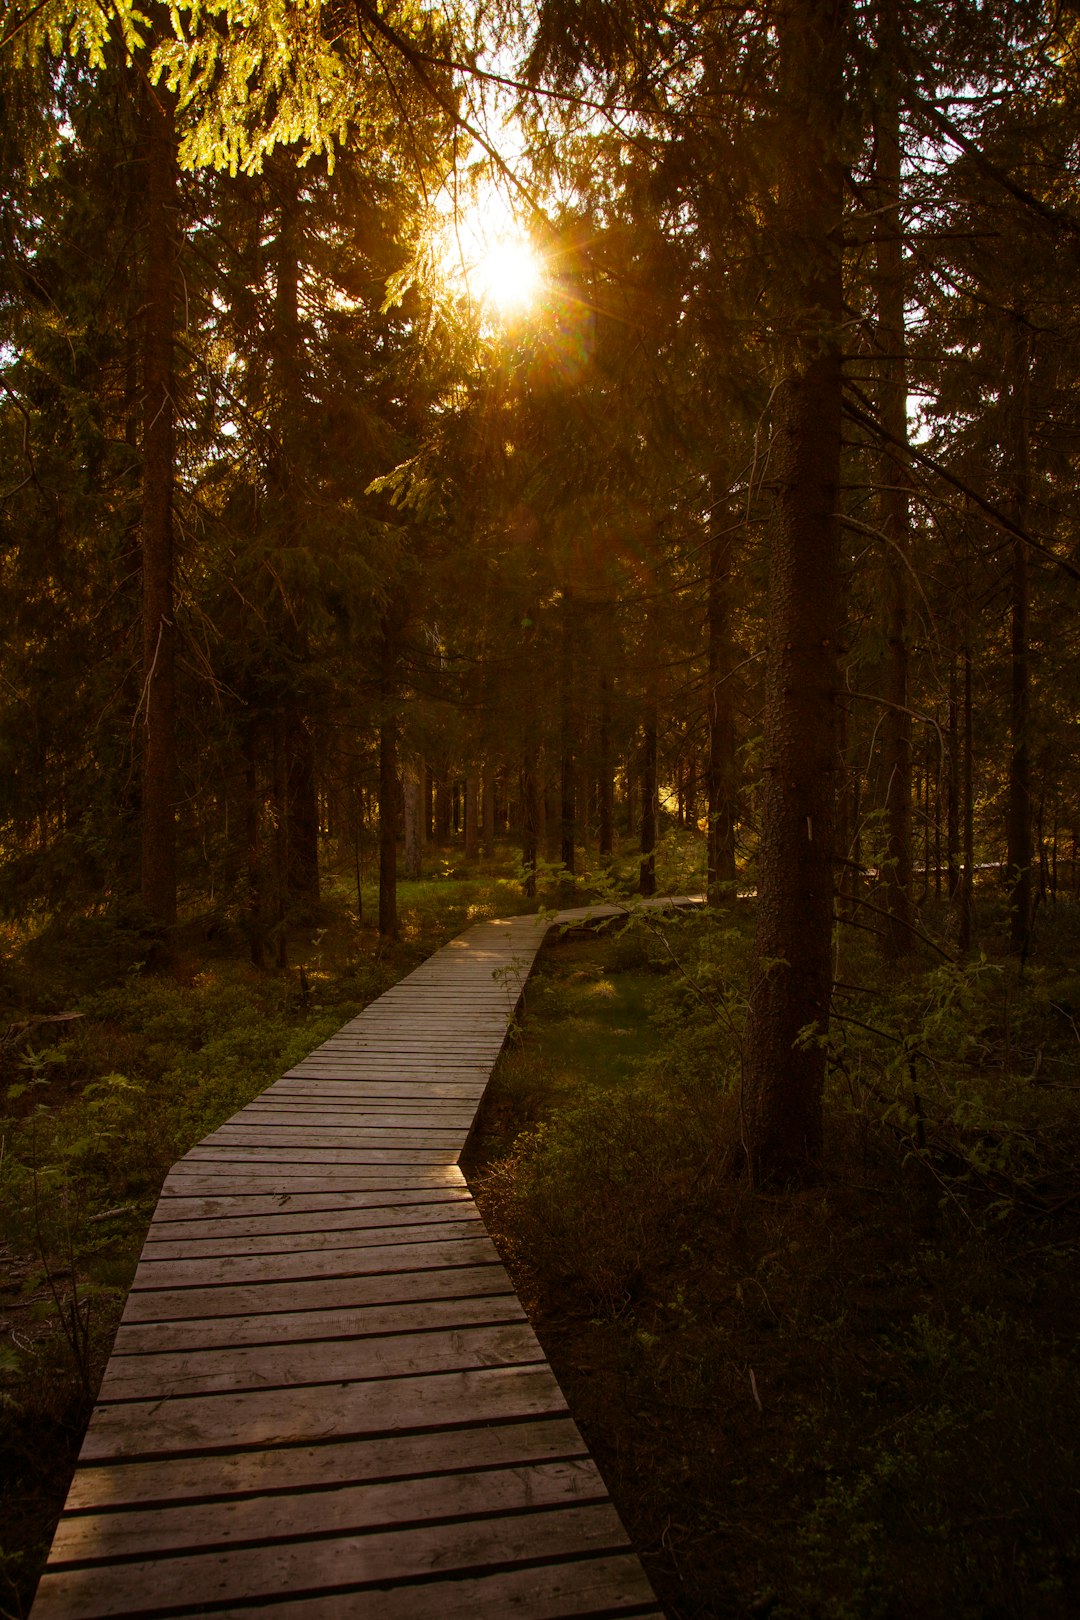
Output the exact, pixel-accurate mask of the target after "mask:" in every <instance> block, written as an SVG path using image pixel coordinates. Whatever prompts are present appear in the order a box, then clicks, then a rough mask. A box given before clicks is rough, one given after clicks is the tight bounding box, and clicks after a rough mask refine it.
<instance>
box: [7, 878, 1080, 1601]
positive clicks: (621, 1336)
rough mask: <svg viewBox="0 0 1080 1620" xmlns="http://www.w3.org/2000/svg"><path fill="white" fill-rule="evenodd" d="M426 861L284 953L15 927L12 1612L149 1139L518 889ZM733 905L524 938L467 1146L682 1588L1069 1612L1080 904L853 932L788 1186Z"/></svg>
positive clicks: (328, 1029)
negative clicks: (946, 944) (1023, 955)
mask: <svg viewBox="0 0 1080 1620" xmlns="http://www.w3.org/2000/svg"><path fill="white" fill-rule="evenodd" d="M677 855H678V851H677V850H675V849H674V846H673V851H672V859H671V863H670V867H669V869H668V870H667V871H664V872H663V873H662V881H664V880H667V882H666V885H665V886H670V887H671V888H672V889H677V888H681V887H684V886H685V882H686V874H685V873H680V872H679V871H678V869H677V868H678V861H677V860H676V859H675V857H676V856H677ZM431 859H432V862H433V866H434V875H432V876H431V877H430V878H429V880H428V881H427V882H425V883H423V884H419V885H407V884H403V885H402V887H401V894H400V899H401V915H402V936H401V939H400V941H399V942H397V943H395V944H394V945H392V946H387V945H386V944H385V943H380V942H379V940H378V938H377V935H376V934H375V932H374V930H373V928H372V926H371V924H370V922H369V921H366V920H365V921H363V922H361V919H360V918H358V916H357V912H356V904H355V893H354V892H353V893H352V894H351V895H350V886H349V884H348V882H347V881H346V880H345V879H341V880H340V881H339V882H332V883H330V884H328V886H327V894H326V897H325V901H324V904H323V906H322V908H321V912H320V916H319V918H318V919H317V922H316V924H315V925H313V926H309V927H305V928H301V927H299V926H298V927H296V928H294V929H293V930H291V932H290V966H289V968H288V969H287V970H263V971H256V970H255V969H253V968H252V967H250V965H248V964H247V963H246V961H245V960H244V958H243V950H242V940H241V939H240V937H239V935H238V934H237V933H235V932H234V931H233V928H232V926H231V925H230V923H229V921H228V919H224V920H223V919H222V918H221V917H220V916H214V917H213V918H210V917H208V916H207V915H205V914H204V915H202V916H200V917H197V918H196V917H192V918H190V919H188V920H187V921H186V922H185V923H184V924H183V925H182V926H181V928H180V929H179V930H178V933H177V938H176V942H175V947H174V950H173V954H172V960H171V961H170V962H169V963H168V964H167V965H166V966H164V967H161V966H159V967H158V969H157V970H156V971H154V972H147V971H145V968H144V965H143V962H144V957H145V950H146V942H145V940H143V939H141V938H140V936H139V935H138V934H137V932H135V931H132V930H125V929H122V928H119V927H117V926H116V925H115V924H113V923H111V922H109V921H108V920H107V919H105V918H92V919H79V920H75V921H71V920H69V921H67V922H65V923H61V922H59V921H57V920H53V921H52V922H50V923H49V924H48V925H46V926H42V927H41V928H39V929H37V930H29V931H25V932H24V933H23V934H22V935H20V936H19V937H16V936H15V935H14V934H12V935H11V936H10V937H9V939H8V941H7V944H6V948H5V949H4V951H3V954H2V955H0V1037H2V1038H0V1098H2V1099H3V1102H2V1105H0V1115H2V1118H0V1135H2V1137H3V1144H4V1145H3V1154H2V1156H0V1212H2V1214H0V1523H2V1525H3V1530H2V1531H0V1617H3V1620H23V1617H24V1616H25V1615H26V1614H27V1613H28V1611H29V1605H30V1602H31V1599H32V1594H33V1590H34V1587H35V1585H36V1581H37V1577H38V1574H39V1571H40V1568H41V1566H42V1564H43V1562H44V1558H45V1556H46V1554H47V1551H48V1546H49V1542H50V1539H51V1535H52V1528H53V1525H54V1523H55V1519H56V1516H57V1514H58V1512H59V1509H60V1506H61V1504H62V1502H63V1498H64V1495H65V1493H66V1490H67V1485H68V1481H69V1478H70V1473H71V1469H72V1467H73V1464H74V1459H75V1456H76V1454H77V1452H78V1448H79V1444H80V1442H81V1437H82V1432H83V1429H84V1427H85V1423H86V1420H87V1418H88V1415H89V1412H90V1409H91V1407H92V1401H93V1392H94V1390H95V1389H96V1386H97V1381H98V1379H99V1377H100V1373H101V1370H102V1368H103V1366H104V1362H105V1359H106V1357H107V1355H108V1351H109V1347H110V1345H111V1341H112V1336H113V1332H114V1331H115V1325H116V1322H117V1320H118V1318H119V1315H120V1312H121V1310H122V1308H123V1301H124V1296H125V1291H126V1288H127V1286H128V1283H129V1281H130V1278H131V1275H132V1273H133V1271H134V1267H135V1263H136V1260H137V1257H138V1253H139V1250H140V1248H141V1245H142V1241H143V1236H144V1233H145V1229H146V1226H147V1224H148V1222H149V1218H150V1215H151V1213H152V1210H153V1206H154V1202H155V1200H156V1197H157V1191H158V1189H159V1187H160V1184H161V1180H162V1178H163V1177H164V1175H165V1173H166V1172H167V1170H168V1168H169V1166H170V1165H171V1164H172V1163H173V1162H174V1161H175V1159H176V1158H178V1157H179V1156H180V1155H181V1154H182V1153H183V1152H185V1151H186V1150H187V1148H188V1147H190V1146H191V1145H192V1143H193V1142H195V1141H197V1140H198V1139H199V1138H200V1137H201V1136H203V1135H205V1134H206V1133H207V1132H208V1131H210V1130H212V1129H213V1128H214V1127H215V1126H216V1125H217V1124H218V1123H220V1122H221V1121H222V1120H223V1119H225V1118H227V1117H228V1116H229V1115H230V1114H232V1113H233V1112H235V1111H236V1110H237V1109H238V1108H240V1107H242V1106H243V1105H244V1104H245V1103H246V1102H247V1101H249V1100H250V1098H251V1097H252V1096H254V1095H256V1094H257V1093H258V1092H259V1091H260V1090H261V1089H262V1088H263V1087H264V1086H265V1085H267V1084H268V1083H269V1082H270V1081H272V1080H273V1079H274V1078H276V1076H277V1075H279V1074H280V1073H281V1072H282V1071H283V1069H284V1068H287V1067H288V1066H289V1065H290V1064H291V1063H292V1062H294V1061H295V1060H296V1059H297V1058H298V1057H299V1056H300V1055H302V1054H303V1053H306V1052H307V1051H309V1050H310V1049H311V1048H312V1047H313V1046H315V1045H317V1044H318V1043H319V1042H320V1041H321V1040H323V1039H325V1038H326V1037H327V1035H329V1034H330V1033H332V1032H333V1031H334V1030H336V1029H337V1028H339V1027H340V1025H341V1024H342V1023H343V1022H344V1021H345V1020H346V1019H348V1018H350V1017H352V1016H353V1015H354V1014H355V1013H356V1012H357V1011H358V1010H359V1009H360V1008H361V1007H362V1006H363V1005H365V1004H366V1003H367V1002H368V1001H370V1000H372V999H374V997H376V996H377V995H379V994H381V993H382V991H383V990H385V989H387V988H388V987H389V986H390V985H391V984H392V983H394V982H396V980H397V979H398V978H400V977H401V976H403V974H405V973H406V972H408V971H409V970H410V969H411V968H412V967H413V966H414V965H416V964H417V963H418V962H419V961H421V960H423V959H424V957H426V956H427V955H429V954H430V953H431V952H432V951H433V950H435V949H437V948H438V947H439V946H440V945H441V944H442V943H443V942H444V941H445V940H447V939H449V938H451V937H452V936H453V935H454V934H456V933H458V932H459V931H460V930H461V929H462V928H463V927H466V926H467V925H468V923H469V922H470V921H473V920H478V919H480V918H482V917H484V916H495V915H510V914H512V913H513V912H515V911H518V910H522V909H527V907H526V905H525V902H524V901H523V899H522V897H521V893H520V889H519V887H518V885H517V883H516V882H515V881H514V873H513V867H512V864H511V858H510V857H509V855H501V856H500V859H499V860H498V861H497V862H496V863H494V864H493V865H483V864H482V865H481V866H480V867H473V868H466V867H465V866H464V864H463V863H462V862H461V860H460V856H454V855H452V854H449V853H447V854H446V855H445V858H443V857H442V856H440V855H439V854H438V852H432V855H431ZM627 870H628V873H629V872H630V871H631V866H629V865H628V868H627ZM548 898H549V901H550V903H551V904H557V903H558V897H557V896H556V895H555V894H554V893H552V894H551V895H550V896H549V897H548ZM373 909H374V908H373V904H372V897H371V896H370V895H368V896H366V897H365V907H364V913H363V916H364V919H370V918H371V917H372V915H373ZM750 913H751V907H750V905H749V904H744V903H740V904H739V905H738V906H737V907H736V908H734V910H733V912H732V913H730V914H729V913H724V914H722V915H719V916H718V915H717V914H710V913H697V914H695V915H692V916H686V917H683V918H681V919H671V920H668V921H664V922H660V921H659V920H658V919H656V918H655V917H654V918H651V919H650V918H648V917H642V918H641V919H639V920H638V921H637V922H635V923H634V924H633V925H632V926H631V927H629V928H627V929H622V928H619V929H617V930H615V931H607V932H603V933H600V934H598V935H596V936H589V935H585V936H578V935H575V936H571V937H568V938H567V939H565V940H564V941H562V942H561V943H557V944H555V945H553V946H551V947H549V948H547V949H546V950H545V952H544V953H543V954H542V957H541V962H540V966H539V969H538V972H537V974H536V976H535V977H534V979H533V980H532V981H531V982H530V986H529V988H528V990H527V992H526V998H525V1006H524V1012H523V1015H522V1019H521V1022H520V1027H519V1028H518V1029H517V1030H516V1032H515V1034H514V1037H513V1039H512V1041H511V1044H510V1046H509V1048H508V1050H507V1052H506V1054H505V1055H504V1057H503V1059H502V1060H501V1062H500V1065H499V1068H498V1069H497V1071H496V1078H495V1082H494V1084H493V1086H492V1088H491V1089H490V1091H489V1095H488V1099H487V1100H486V1102H485V1105H484V1110H483V1112H482V1116H481V1120H480V1122H479V1125H478V1129H477V1131H476V1133H475V1134H474V1138H473V1142H472V1144H471V1160H470V1164H469V1174H470V1176H471V1178H472V1181H473V1184H474V1188H475V1191H476V1192H477V1196H478V1198H479V1200H480V1201H481V1204H482V1207H483V1209H484V1211H485V1215H486V1218H487V1219H488V1221H489V1223H490V1224H491V1226H492V1228H493V1230H494V1233H495V1235H496V1238H497V1240H498V1241H499V1243H500V1245H501V1246H502V1248H503V1251H504V1253H505V1256H506V1258H507V1262H508V1264H509V1266H510V1268H511V1271H512V1274H513V1276H514V1279H515V1283H516V1285H517V1286H518V1287H519V1289H520V1291H521V1293H522V1297H523V1299H524V1300H525V1303H526V1305H527V1307H528V1309H529V1310H530V1313H531V1314H532V1316H533V1318H534V1321H535V1323H536V1325H537V1327H538V1330H539V1332H540V1335H541V1339H542V1341H543V1343H544V1346H545V1349H546V1350H547V1352H548V1354H549V1356H550V1358H551V1360H552V1363H553V1365H554V1366H555V1368H556V1371H557V1374H558V1376H559V1378H560V1381H561V1382H562V1384H563V1387H564V1389H565V1390H566V1393H567V1396H568V1399H569V1400H570V1403H571V1406H572V1408H573V1409H574V1411H575V1413H576V1414H577V1416H578V1418H579V1422H580V1424H581V1426H582V1428H583V1430H584V1432H585V1434H586V1436H587V1438H588V1440H589V1442H590V1445H591V1446H592V1447H593V1449H594V1452H595V1454H596V1456H597V1458H598V1461H599V1462H600V1464H601V1467H602V1468H603V1469H604V1472H605V1475H606V1477H607V1479H608V1482H609V1485H610V1487H611V1489H612V1491H613V1494H614V1495H615V1497H616V1500H617V1502H618V1504H619V1507H620V1511H621V1512H622V1514H623V1517H624V1519H625V1522H626V1524H627V1526H628V1528H629V1529H630V1531H631V1533H632V1535H633V1536H634V1538H635V1540H636V1542H637V1544H638V1546H639V1547H640V1548H641V1550H642V1552H643V1556H644V1557H645V1560H646V1563H647V1565H648V1568H649V1570H650V1573H651V1575H652V1578H653V1580H654V1583H655V1585H656V1588H657V1591H658V1593H659V1594H660V1596H661V1598H662V1601H663V1602H664V1604H665V1606H666V1607H667V1610H668V1613H669V1614H670V1615H671V1616H672V1620H696V1617H706V1616H725V1617H732V1620H734V1617H736V1616H749V1615H763V1614H772V1615H774V1616H776V1617H777V1620H781V1617H783V1620H790V1617H796V1616H797V1617H800V1620H875V1617H880V1620H893V1617H895V1620H899V1617H900V1616H905V1617H907V1616H924V1615H925V1616H928V1617H937V1616H941V1617H942V1620H944V1617H945V1616H949V1620H964V1617H967V1616H970V1617H971V1620H977V1617H978V1620H983V1617H993V1620H998V1617H1000V1620H1011V1617H1017V1620H1019V1617H1021V1616H1023V1617H1028V1616H1031V1617H1040V1620H1041V1617H1043V1616H1045V1617H1047V1620H1057V1617H1058V1616H1065V1615H1070V1616H1071V1615H1074V1614H1075V1613H1077V1612H1080V1585H1078V1576H1080V1529H1078V1527H1080V1512H1078V1507H1080V1378H1078V1377H1077V1371H1078V1369H1077V1366H1076V1360H1077V1343H1078V1334H1077V1329H1078V1327H1080V1266H1078V1265H1077V1258H1078V1257H1077V1248H1078V1247H1080V1225H1078V1222H1080V1173H1078V1171H1077V1166H1078V1165H1080V1125H1078V1113H1080V1107H1078V1097H1080V1090H1078V1085H1077V1082H1078V1080H1080V1062H1078V1059H1080V1037H1078V1034H1077V1021H1078V1020H1080V973H1077V972H1075V971H1074V970H1073V968H1072V966H1071V964H1074V963H1075V962H1076V961H1077V960H1078V956H1080V950H1078V946H1080V907H1077V906H1075V905H1068V904H1064V903H1063V904H1062V905H1061V906H1060V908H1059V909H1058V912H1057V914H1056V915H1055V916H1053V917H1051V916H1050V915H1049V914H1048V911H1047V910H1046V909H1044V911H1043V913H1042V928H1041V933H1040V939H1039V948H1038V950H1037V951H1036V952H1035V953H1034V954H1033V958H1032V962H1031V964H1030V965H1029V967H1028V968H1027V970H1026V972H1025V973H1024V974H1023V975H1021V974H1020V973H1019V972H1018V970H1017V968H1016V967H1015V965H1014V964H1010V963H1009V962H1008V961H1007V960H1006V959H1005V958H1004V957H1001V956H997V955H995V953H994V940H993V931H992V929H990V928H988V929H987V930H986V934H987V938H988V941H989V943H988V945H987V954H986V955H985V956H980V957H978V958H977V959H974V960H973V961H972V962H971V963H969V964H967V965H965V966H964V967H963V968H953V967H951V966H949V965H947V964H945V965H939V964H937V963H935V962H932V961H930V960H929V959H927V960H926V961H916V962H912V963H911V964H908V965H906V966H905V967H904V969H903V970H902V971H900V972H899V973H897V972H893V973H891V974H889V975H884V974H883V973H882V972H881V970H880V968H879V967H878V966H877V965H876V964H875V962H874V960H873V958H872V956H871V954H870V953H869V952H865V953H864V954H860V952H861V951H862V947H861V946H860V947H857V948H856V947H849V946H845V955H844V960H843V962H842V963H838V975H837V976H838V978H839V979H840V980H841V981H842V983H843V985H844V989H843V991H842V992H841V993H840V994H839V996H838V1010H839V1011H840V1014H841V1018H842V1019H846V1020H847V1021H846V1022H844V1023H841V1024H840V1025H838V1028H839V1029H840V1031H841V1036H842V1038H841V1036H838V1038H837V1040H836V1041H835V1042H834V1045H833V1048H832V1050H831V1052H830V1059H831V1074H832V1080H831V1082H830V1089H829V1095H828V1107H829V1141H830V1157H829V1163H828V1165H827V1167H826V1174H825V1176H824V1177H823V1179H822V1181H821V1182H820V1184H819V1185H817V1186H816V1187H814V1188H811V1189H808V1190H805V1191H803V1192H800V1193H798V1194H794V1195H789V1196H784V1197H780V1196H777V1197H763V1196H760V1195H752V1194H751V1193H749V1192H748V1191H747V1189H746V1187H745V1184H744V1182H743V1180H742V1178H741V1175H740V1168H741V1167H740V1161H739V1152H738V1147H737V1137H738V1132H737V1118H738V1110H737V1082H736V1079H735V1076H736V1075H737V1067H738V1065H737V1057H738V1048H739V1041H740V1038H741V1018H742V1009H743V1006H744V1004H745V982H746V968H747V960H748V936H749V922H750ZM935 921H936V922H937V923H938V924H939V925H940V927H941V930H942V938H945V939H947V921H946V920H943V919H933V918H931V923H932V924H933V923H935ZM69 1013H74V1014H78V1015H79V1016H77V1017H75V1018H71V1019H68V1020H66V1021H60V1022H33V1020H35V1019H36V1020H47V1019H51V1018H57V1017H58V1016H59V1015H62V1014H69ZM868 1031H869V1032H868Z"/></svg>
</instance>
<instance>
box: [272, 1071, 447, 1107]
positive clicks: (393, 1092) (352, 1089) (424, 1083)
mask: <svg viewBox="0 0 1080 1620" xmlns="http://www.w3.org/2000/svg"><path fill="white" fill-rule="evenodd" d="M475 1095H476V1085H475V1083H474V1082H473V1081H472V1080H425V1079H424V1078H423V1076H422V1075H421V1076H416V1077H410V1076H409V1075H408V1074H397V1075H395V1076H394V1078H393V1079H390V1080H388V1079H386V1078H385V1077H383V1078H380V1079H376V1078H368V1079H366V1080H365V1081H364V1082H363V1089H362V1090H361V1088H360V1086H359V1085H358V1084H357V1082H356V1081H355V1080H347V1079H346V1080H338V1081H335V1080H334V1079H333V1078H332V1077H331V1078H328V1079H326V1080H323V1081H318V1080H314V1079H306V1078H301V1077H296V1078H287V1077H283V1078H282V1079H280V1080H275V1082H274V1084H273V1085H272V1086H268V1087H267V1088H266V1090H265V1091H264V1092H262V1093H261V1094H260V1097H259V1101H260V1102H262V1101H264V1100H270V1099H273V1100H275V1101H276V1100H277V1099H278V1098H288V1097H322V1098H326V1099H327V1100H329V1101H335V1100H336V1099H338V1098H341V1099H343V1100H347V1101H354V1100H355V1099H356V1098H357V1097H363V1099H364V1101H365V1102H367V1101H368V1100H369V1099H371V1098H375V1097H384V1098H388V1099H389V1100H390V1101H392V1102H396V1101H398V1100H399V1099H400V1098H403V1097H408V1096H411V1097H413V1098H415V1099H417V1100H420V1101H423V1100H426V1099H429V1098H430V1100H431V1101H432V1102H436V1101H444V1102H458V1101H460V1100H461V1099H462V1098H463V1097H465V1098H470V1097H473V1096H475Z"/></svg>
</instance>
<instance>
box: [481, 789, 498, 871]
mask: <svg viewBox="0 0 1080 1620" xmlns="http://www.w3.org/2000/svg"><path fill="white" fill-rule="evenodd" d="M483 783H484V785H483V788H482V790H481V802H482V806H483V814H482V817H481V820H482V826H483V835H484V858H485V860H489V861H490V860H491V858H492V856H493V855H494V854H495V777H494V774H493V773H492V772H491V771H486V772H485V774H484V778H483Z"/></svg>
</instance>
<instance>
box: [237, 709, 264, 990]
mask: <svg viewBox="0 0 1080 1620" xmlns="http://www.w3.org/2000/svg"><path fill="white" fill-rule="evenodd" d="M241 746H242V748H243V758H244V845H245V862H246V866H247V914H248V950H249V952H250V955H251V964H252V966H253V967H257V968H261V967H262V966H263V965H264V963H265V961H266V949H265V943H264V940H263V897H262V863H261V861H260V859H259V771H258V750H257V748H256V739H255V727H254V724H253V723H251V724H248V725H246V726H245V727H244V729H243V732H242V738H241Z"/></svg>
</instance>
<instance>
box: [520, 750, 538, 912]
mask: <svg viewBox="0 0 1080 1620" xmlns="http://www.w3.org/2000/svg"><path fill="white" fill-rule="evenodd" d="M540 802H541V801H540V795H539V793H538V792H537V782H536V758H535V755H531V756H529V757H527V758H526V761H525V764H524V765H523V767H522V771H521V864H522V866H523V867H524V868H525V873H526V877H525V893H526V895H527V896H528V898H529V899H530V900H531V899H534V898H535V895H536V859H537V851H538V849H539V846H540Z"/></svg>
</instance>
